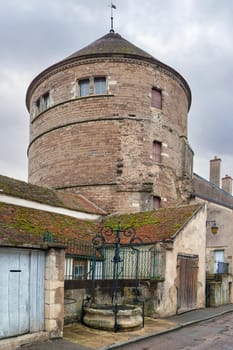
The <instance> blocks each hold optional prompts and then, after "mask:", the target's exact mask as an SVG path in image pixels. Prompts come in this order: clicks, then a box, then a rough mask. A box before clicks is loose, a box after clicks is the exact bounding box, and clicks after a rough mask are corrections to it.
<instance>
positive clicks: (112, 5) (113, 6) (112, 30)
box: [110, 1, 116, 33]
mask: <svg viewBox="0 0 233 350" xmlns="http://www.w3.org/2000/svg"><path fill="white" fill-rule="evenodd" d="M113 9H114V10H116V6H115V5H114V4H113V3H112V1H111V29H110V33H114V29H113Z"/></svg>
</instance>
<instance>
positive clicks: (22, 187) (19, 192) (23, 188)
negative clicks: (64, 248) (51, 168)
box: [0, 175, 105, 214]
mask: <svg viewBox="0 0 233 350" xmlns="http://www.w3.org/2000/svg"><path fill="white" fill-rule="evenodd" d="M0 194H5V195H8V196H13V197H18V198H21V199H25V200H30V201H35V202H38V203H42V204H47V205H51V206H55V207H61V208H66V209H71V210H75V211H81V212H85V213H91V214H104V213H105V212H104V211H103V210H102V209H100V208H98V207H97V206H95V205H94V204H93V203H91V202H90V201H88V200H87V199H86V198H84V197H83V196H81V195H78V194H75V193H71V192H62V191H59V192H58V191H54V190H52V189H50V188H47V187H41V186H36V185H32V184H29V183H27V182H24V181H19V180H15V179H12V178H9V177H7V176H2V175H0Z"/></svg>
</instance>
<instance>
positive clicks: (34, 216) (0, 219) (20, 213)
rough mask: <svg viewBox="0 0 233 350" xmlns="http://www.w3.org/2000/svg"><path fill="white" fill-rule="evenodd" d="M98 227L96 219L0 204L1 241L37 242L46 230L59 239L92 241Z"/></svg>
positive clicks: (11, 242) (15, 242) (40, 240)
mask: <svg viewBox="0 0 233 350" xmlns="http://www.w3.org/2000/svg"><path fill="white" fill-rule="evenodd" d="M96 227H97V222H93V221H86V220H80V219H76V218H72V217H70V216H66V215H60V214H55V213H50V212H45V211H42V210H37V209H31V208H25V207H20V206H17V205H12V204H6V203H0V243H1V242H4V243H10V244H15V245H17V244H21V243H28V244H30V243H31V244H37V243H40V242H42V241H43V234H44V233H46V232H47V231H49V232H51V234H52V236H53V239H54V240H55V241H58V242H64V241H65V240H66V239H78V240H80V239H81V240H83V241H89V240H90V237H89V236H91V232H95V231H96Z"/></svg>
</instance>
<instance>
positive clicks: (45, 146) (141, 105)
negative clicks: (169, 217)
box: [26, 32, 193, 212]
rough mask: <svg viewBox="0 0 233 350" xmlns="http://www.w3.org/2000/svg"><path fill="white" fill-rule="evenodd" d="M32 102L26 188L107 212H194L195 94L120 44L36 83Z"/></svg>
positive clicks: (55, 69) (90, 51)
mask: <svg viewBox="0 0 233 350" xmlns="http://www.w3.org/2000/svg"><path fill="white" fill-rule="evenodd" d="M26 101H27V108H28V110H29V112H30V144H29V148H28V159H29V182H30V183H32V184H37V185H41V186H49V187H52V188H54V189H56V190H67V191H73V192H75V193H80V194H83V195H85V196H86V197H87V198H88V199H89V200H91V201H93V202H95V203H96V204H97V205H98V206H100V207H102V208H103V209H105V210H106V211H108V212H139V211H146V210H152V209H154V208H159V207H160V206H164V207H165V206H170V205H177V204H185V203H187V202H188V200H189V197H190V194H191V178H192V157H193V152H192V150H191V148H190V147H189V144H188V139H187V113H188V110H189V107H190V104H191V92H190V89H189V86H188V84H187V82H186V81H185V80H184V78H183V77H182V76H181V75H180V74H179V73H178V72H176V71H175V70H174V69H173V68H171V67H169V66H167V65H165V64H163V63H162V62H160V61H158V60H156V59H155V58H154V57H152V56H151V55H149V54H148V53H146V52H144V51H142V50H141V49H139V48H138V47H136V46H134V45H133V44H131V43H130V42H128V41H127V40H125V39H124V38H122V37H121V36H120V35H119V34H117V33H114V32H110V33H109V34H107V35H105V36H103V37H102V38H100V39H98V40H96V41H95V42H94V43H92V44H90V45H89V46H87V47H85V48H84V49H81V50H80V51H78V52H76V53H74V54H73V55H71V56H69V57H68V58H66V59H64V60H63V61H61V62H59V63H57V64H55V65H53V66H51V67H49V68H48V69H46V70H45V71H43V72H42V73H40V74H39V75H38V76H37V77H36V78H35V79H34V80H33V81H32V83H31V84H30V86H29V88H28V91H27V97H26Z"/></svg>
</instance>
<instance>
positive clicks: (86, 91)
mask: <svg viewBox="0 0 233 350" xmlns="http://www.w3.org/2000/svg"><path fill="white" fill-rule="evenodd" d="M78 85H79V96H80V97H82V96H88V95H90V81H89V79H83V80H79V82H78Z"/></svg>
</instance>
